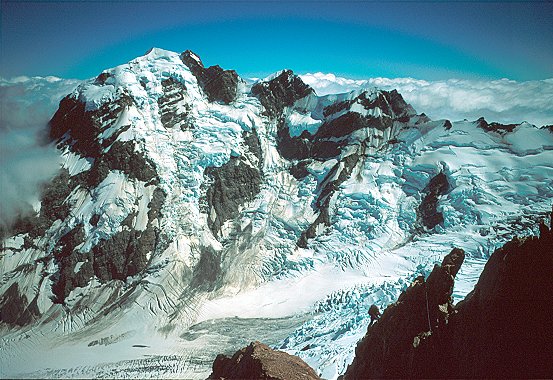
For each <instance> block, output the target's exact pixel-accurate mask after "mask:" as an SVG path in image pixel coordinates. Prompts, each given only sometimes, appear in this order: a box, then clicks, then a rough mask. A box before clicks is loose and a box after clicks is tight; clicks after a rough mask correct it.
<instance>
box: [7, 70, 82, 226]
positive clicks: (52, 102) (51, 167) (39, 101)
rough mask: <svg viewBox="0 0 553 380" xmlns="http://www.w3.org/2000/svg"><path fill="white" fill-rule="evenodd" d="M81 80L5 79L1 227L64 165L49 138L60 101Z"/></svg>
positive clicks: (32, 200)
mask: <svg viewBox="0 0 553 380" xmlns="http://www.w3.org/2000/svg"><path fill="white" fill-rule="evenodd" d="M78 83H79V82H78V81H76V80H62V79H59V78H55V77H46V78H40V77H34V78H28V77H18V78H14V79H12V80H6V79H2V78H0V111H1V112H0V194H1V196H0V227H6V226H9V225H10V223H11V222H12V221H13V218H14V217H16V216H17V215H18V214H20V213H22V212H25V211H26V210H29V209H30V207H31V205H32V204H33V203H34V202H36V201H37V200H38V197H39V192H40V186H41V185H42V184H43V183H44V182H47V181H48V180H50V179H51V178H52V177H53V176H54V175H55V174H56V172H57V170H58V168H59V161H60V157H59V153H58V151H57V150H56V149H55V148H54V147H53V146H52V145H51V144H46V143H45V134H46V133H47V123H48V121H49V120H50V118H51V117H52V115H53V113H54V112H55V111H56V109H57V107H58V103H59V101H60V100H61V99H62V98H63V97H64V96H65V95H67V94H68V93H70V92H71V91H72V90H73V89H74V88H75V87H76V86H77V84H78Z"/></svg>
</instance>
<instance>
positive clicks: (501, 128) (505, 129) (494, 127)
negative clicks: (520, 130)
mask: <svg viewBox="0 0 553 380" xmlns="http://www.w3.org/2000/svg"><path fill="white" fill-rule="evenodd" d="M476 122H477V123H478V127H479V128H482V129H483V130H485V131H486V132H496V133H499V134H500V135H504V134H506V133H509V132H512V131H514V130H515V128H516V127H518V125H519V124H501V123H496V122H492V123H488V122H487V121H486V119H484V118H483V117H481V118H480V119H478V120H477V121H476Z"/></svg>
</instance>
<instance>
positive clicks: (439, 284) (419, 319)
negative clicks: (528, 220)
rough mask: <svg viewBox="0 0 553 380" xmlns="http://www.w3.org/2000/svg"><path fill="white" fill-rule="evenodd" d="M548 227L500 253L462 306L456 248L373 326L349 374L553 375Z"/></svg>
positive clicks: (552, 251)
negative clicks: (456, 294) (457, 295)
mask: <svg viewBox="0 0 553 380" xmlns="http://www.w3.org/2000/svg"><path fill="white" fill-rule="evenodd" d="M540 232H541V236H540V237H530V238H526V239H517V238H515V239H513V240H512V241H510V242H509V243H507V244H505V245H504V246H503V247H502V248H500V249H498V250H496V251H495V252H494V253H493V254H492V256H491V257H490V259H489V261H488V263H487V264H486V266H485V268H484V271H483V272H482V275H481V276H480V279H479V281H478V284H477V285H476V286H475V288H474V291H472V292H471V293H470V294H469V295H468V296H467V297H466V298H465V300H464V301H462V302H460V303H459V304H458V305H456V306H455V307H453V306H452V304H451V292H452V289H453V277H454V276H455V274H456V273H457V271H458V270H459V267H460V265H461V263H462V258H463V255H462V252H461V251H458V250H454V251H453V252H452V253H451V254H450V255H448V256H446V258H445V259H444V261H443V262H442V265H441V266H440V267H438V266H437V267H436V268H435V269H434V271H433V272H432V274H431V275H430V276H429V277H428V280H427V281H426V282H424V280H423V279H422V278H421V279H417V281H415V283H414V284H413V285H411V287H409V288H408V289H407V290H406V291H405V292H404V293H403V294H402V295H401V296H400V298H399V299H398V301H397V302H396V303H395V304H393V305H391V306H389V307H388V308H387V309H386V311H385V312H384V314H383V315H382V317H381V319H380V320H379V321H378V322H377V323H376V324H375V325H374V326H372V327H371V328H369V330H368V331H367V334H366V335H365V337H364V338H363V339H362V340H361V341H360V342H359V344H358V346H357V349H356V355H355V359H354V361H353V363H352V364H351V365H350V366H349V367H348V370H347V372H346V374H345V375H344V379H361V378H408V377H422V378H476V377H478V378H480V377H484V378H486V377H487V378H505V377H509V378H549V377H551V375H552V374H553V361H552V360H551V347H553V335H552V334H551V331H553V319H552V318H551V311H552V310H553V299H552V298H551V294H552V292H553V276H552V274H553V232H552V231H551V230H550V229H549V228H548V227H547V226H545V224H542V225H541V226H540ZM426 296H428V314H427V311H426V310H427V306H426Z"/></svg>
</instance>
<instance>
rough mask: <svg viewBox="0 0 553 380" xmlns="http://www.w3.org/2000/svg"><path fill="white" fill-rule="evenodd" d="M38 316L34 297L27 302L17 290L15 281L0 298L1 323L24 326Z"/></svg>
mask: <svg viewBox="0 0 553 380" xmlns="http://www.w3.org/2000/svg"><path fill="white" fill-rule="evenodd" d="M39 316H40V313H39V311H38V307H37V304H36V298H35V299H34V300H33V301H32V302H31V303H29V302H28V300H27V297H26V296H25V295H24V294H21V293H20V292H19V286H18V285H17V283H15V282H14V283H13V284H12V285H10V287H9V288H8V289H7V290H6V292H5V293H4V294H3V295H2V298H0V322H2V323H6V324H8V325H12V326H13V325H17V326H24V325H26V324H28V323H31V322H32V321H33V320H34V319H36V318H37V317H39Z"/></svg>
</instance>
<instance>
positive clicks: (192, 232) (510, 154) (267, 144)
mask: <svg viewBox="0 0 553 380" xmlns="http://www.w3.org/2000/svg"><path fill="white" fill-rule="evenodd" d="M183 57H184V58H183ZM187 57H188V58H187ZM194 57H195V56H194V55H192V54H189V55H188V56H179V54H177V53H173V52H169V51H165V50H161V49H152V50H151V51H150V52H148V53H147V54H146V55H144V56H142V57H138V58H136V59H134V60H132V61H130V62H129V63H127V64H124V65H121V66H118V67H115V68H113V69H110V70H106V71H104V73H102V74H101V75H100V76H99V77H98V78H95V79H91V80H89V81H86V82H85V83H83V84H81V85H80V86H79V87H78V88H77V89H75V91H73V92H72V93H71V95H70V96H69V97H68V98H66V99H65V100H64V101H63V102H62V104H61V105H60V110H59V111H58V113H57V114H56V116H54V118H53V119H52V124H51V125H52V132H51V134H52V136H53V137H54V138H55V139H57V141H58V144H59V149H60V152H61V153H62V158H63V162H62V164H61V166H62V168H64V169H65V170H66V171H65V172H64V173H66V174H65V177H60V178H59V179H57V180H56V181H57V182H55V183H58V184H63V185H64V186H54V188H53V190H52V191H51V193H50V194H53V195H52V196H50V197H49V198H43V200H42V203H41V204H40V205H37V209H40V211H39V219H32V218H31V219H28V220H29V222H28V225H31V226H32V227H33V228H31V229H29V228H27V227H25V224H24V223H21V224H22V225H23V227H18V228H16V230H15V231H14V232H13V233H12V234H11V235H12V236H10V237H8V238H6V239H4V242H3V250H2V256H1V257H0V261H1V263H0V264H1V268H2V269H1V281H0V293H1V294H4V296H3V297H4V298H3V300H4V299H5V297H6V296H5V294H8V290H9V289H10V287H12V286H13V284H17V286H18V288H17V289H18V290H17V291H15V295H14V296H13V297H14V298H13V299H14V300H16V301H17V302H15V301H13V302H12V303H13V304H17V305H20V304H21V305H23V306H22V308H23V309H25V310H31V311H32V313H31V316H30V317H29V320H30V321H29V322H28V323H18V322H16V323H12V324H11V325H9V324H3V325H2V327H0V329H1V330H0V331H1V341H0V367H1V368H2V373H1V375H2V376H3V377H14V376H16V377H92V376H108V377H136V376H140V377H156V378H159V377H181V378H182V377H186V378H188V377H190V378H205V376H206V375H207V374H208V373H209V371H210V364H211V362H212V360H213V359H214V357H215V355H216V354H217V353H232V352H234V351H235V350H236V349H237V347H238V346H241V345H243V342H247V341H248V340H255V339H261V338H263V337H266V340H267V342H268V343H270V344H272V345H273V346H275V347H278V348H281V349H285V350H287V351H288V352H290V353H293V354H296V355H299V356H301V357H302V358H304V359H305V360H306V361H307V362H308V363H309V364H311V365H312V366H313V367H314V368H315V369H316V370H317V371H318V372H319V373H321V374H322V375H323V377H324V378H329V379H333V378H336V377H337V376H338V375H339V374H341V373H343V371H344V370H345V368H346V366H347V364H349V362H350V361H351V359H352V355H353V350H354V347H355V343H356V341H357V340H358V339H359V338H360V337H361V336H362V335H363V334H364V332H365V329H366V326H367V325H368V321H367V318H366V317H367V309H368V307H369V306H370V304H371V303H376V304H378V305H379V306H381V307H384V306H385V305H386V304H388V303H390V302H392V301H393V300H394V299H395V298H396V297H397V295H398V294H399V292H400V291H401V290H402V289H403V288H404V287H405V286H407V285H408V283H409V281H410V280H411V279H412V278H413V276H416V275H417V274H420V273H422V274H425V273H429V271H430V270H431V268H432V266H433V264H434V263H435V262H438V261H441V259H442V257H443V256H444V255H445V254H447V253H448V252H449V251H450V250H451V248H452V247H460V248H463V249H464V250H465V251H466V253H467V261H466V263H465V265H464V266H463V269H462V270H461V272H460V273H459V274H458V276H457V282H456V284H457V285H456V289H455V291H454V295H455V297H456V299H460V298H462V297H463V296H464V295H465V294H467V293H468V292H469V291H470V290H471V288H472V286H473V285H474V283H475V281H476V280H477V278H478V276H479V273H480V271H481V269H482V268H483V265H484V264H485V260H486V258H487V257H488V256H489V254H490V253H491V252H492V251H493V249H494V247H496V246H498V245H499V244H501V243H502V242H504V241H505V240H506V239H509V238H510V237H511V236H513V235H514V234H518V235H521V234H525V233H530V232H531V231H532V229H533V228H534V226H535V225H536V224H535V221H536V220H537V219H538V218H539V217H540V216H541V215H545V213H546V212H548V211H549V210H550V209H551V198H552V196H553V134H552V133H551V132H550V131H549V130H546V129H540V128H537V127H535V126H533V125H530V124H527V123H522V124H518V125H514V126H512V128H511V127H509V128H507V129H508V130H505V128H503V127H497V126H496V125H493V124H487V123H485V124H484V122H483V121H482V120H478V121H461V122H453V123H450V122H447V121H445V120H435V121H431V120H429V119H428V118H426V117H424V116H422V115H417V114H416V112H415V111H414V110H413V109H412V108H411V107H410V106H408V105H407V104H404V103H403V100H402V99H400V98H401V96H400V95H398V94H397V93H393V92H385V91H381V90H378V89H370V90H367V91H365V90H364V89H363V88H361V87H362V86H363V84H358V83H354V85H355V86H358V88H357V89H356V90H355V91H352V92H348V93H343V94H327V95H324V96H318V95H317V94H315V93H314V92H312V91H311V90H310V88H308V87H306V86H305V85H303V83H301V81H300V80H299V79H298V78H297V77H295V76H293V75H292V74H291V73H289V72H287V71H283V72H279V73H276V74H275V75H273V76H271V77H269V78H266V79H265V80H263V81H259V82H256V83H254V84H246V82H244V81H242V80H241V79H240V78H238V79H237V80H236V82H235V80H234V79H236V78H235V77H234V76H233V75H234V74H232V73H230V72H226V71H221V72H222V74H221V72H219V71H218V69H217V68H213V69H212V68H203V66H201V61H200V60H199V58H197V57H196V58H194ZM190 59H192V61H191V60H190ZM194 62H196V64H195V63H194ZM198 65H199V66H198ZM210 70H211V71H210ZM212 72H215V73H216V75H215V76H211V77H210V75H211V73H212ZM217 73H218V74H217ZM217 75H219V77H217ZM213 78H216V79H213ZM217 78H223V80H221V81H220V82H217V81H218V79H217ZM213 83H218V86H219V87H217V86H216V88H215V89H213V87H210V86H212V85H213ZM234 83H235V86H234V85H233V84H234ZM346 85H351V83H346ZM359 86H361V87H359ZM212 91H214V92H212ZM221 93H223V94H225V96H227V95H229V94H231V95H232V96H233V100H232V101H231V102H226V101H217V100H215V101H214V100H213V98H214V97H216V96H217V94H221ZM420 111H421V110H419V112H420ZM525 118H526V117H525V116H524V115H521V116H520V119H525ZM68 120H69V122H68ZM352 120H353V121H352ZM87 128H88V129H87ZM494 128H495V129H494ZM502 128H503V129H502ZM302 144H304V145H302ZM298 147H300V148H298ZM302 147H308V148H309V149H307V150H302V149H303V148H302ZM134 163H136V164H134ZM435 178H441V179H442V181H443V180H444V178H445V180H446V181H447V186H445V187H444V188H443V189H441V190H439V191H438V190H436V189H433V188H432V186H431V185H432V183H434V182H433V181H435V180H434V179H435ZM64 189H65V190H64ZM442 190H443V191H442ZM432 194H434V197H433V196H432ZM52 199H54V200H57V201H59V204H58V203H56V202H57V201H52ZM52 204H53V205H54V206H56V207H57V208H56V207H52ZM422 205H426V206H428V208H429V210H430V211H421V210H423V206H422ZM426 206H425V207H426ZM51 210H66V214H63V215H62V216H63V217H60V218H57V215H59V213H61V212H62V211H59V212H58V211H56V212H53V211H51ZM425 210H426V209H425ZM42 213H44V215H43V214H42ZM438 215H440V216H438ZM427 217H428V219H429V220H430V219H433V220H434V219H435V220H438V223H436V224H435V225H432V226H431V227H429V226H428V223H430V221H429V220H426V219H427ZM40 218H43V219H44V218H46V219H47V222H48V223H46V226H44V227H41V224H40V223H39V221H40V220H41V219H40ZM37 220H38V221H37ZM41 228H42V229H41ZM36 231H39V232H36ZM136 241H138V244H137V245H134V244H135V242H136ZM128 247H133V248H132V249H130V248H128ZM121 257H122V258H124V260H123V261H124V263H123V264H122V263H120V259H119V258H121ZM12 295H13V294H12ZM31 305H36V306H31ZM4 306H5V303H4V302H3V303H1V304H0V307H4ZM3 310H4V309H3ZM6 310H7V309H6ZM10 310H11V309H10ZM21 318H23V317H21ZM21 318H20V319H19V320H18V321H19V322H21V321H22V320H23V319H21ZM19 324H21V326H19Z"/></svg>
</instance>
